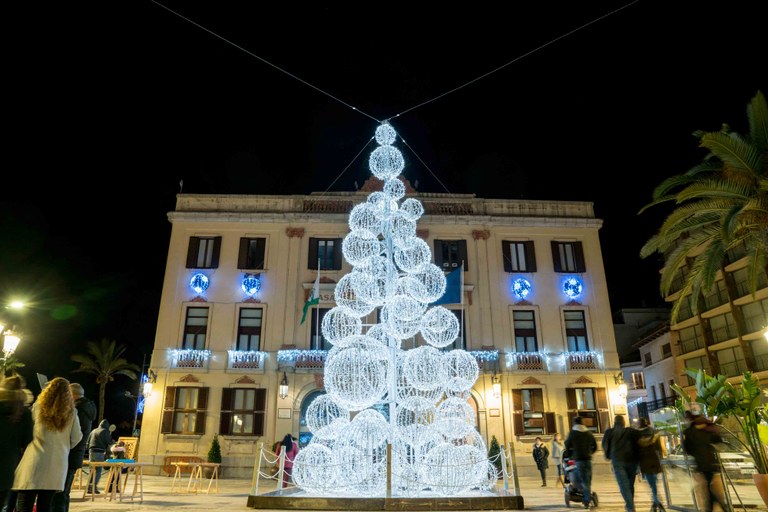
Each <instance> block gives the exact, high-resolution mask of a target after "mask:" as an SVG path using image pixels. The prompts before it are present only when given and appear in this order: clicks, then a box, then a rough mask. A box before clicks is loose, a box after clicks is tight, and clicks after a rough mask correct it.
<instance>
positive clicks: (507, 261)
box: [501, 240, 536, 272]
mask: <svg viewBox="0 0 768 512" xmlns="http://www.w3.org/2000/svg"><path fill="white" fill-rule="evenodd" d="M501 252H502V259H503V260H504V272H536V253H535V252H534V251H533V242H531V241H526V242H510V241H507V240H504V241H502V242H501Z"/></svg>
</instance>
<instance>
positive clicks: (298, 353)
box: [277, 349, 328, 370]
mask: <svg viewBox="0 0 768 512" xmlns="http://www.w3.org/2000/svg"><path fill="white" fill-rule="evenodd" d="M327 356H328V351H327V350H296V349H291V350H278V351H277V365H278V366H279V367H292V368H295V369H297V370H322V369H323V368H325V358H326V357H327Z"/></svg>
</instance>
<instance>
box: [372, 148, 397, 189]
mask: <svg viewBox="0 0 768 512" xmlns="http://www.w3.org/2000/svg"><path fill="white" fill-rule="evenodd" d="M368 166H369V167H370V169H371V172H372V173H373V175H374V176H376V177H377V178H379V179H380V180H382V181H386V180H391V179H392V178H395V177H397V175H398V174H400V172H401V171H402V170H403V168H404V167H405V160H404V159H403V154H402V153H401V152H400V150H399V149H397V148H395V147H392V146H379V147H377V148H376V149H374V150H373V151H372V152H371V156H370V157H369V158H368Z"/></svg>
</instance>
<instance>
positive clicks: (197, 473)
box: [171, 462, 221, 494]
mask: <svg viewBox="0 0 768 512" xmlns="http://www.w3.org/2000/svg"><path fill="white" fill-rule="evenodd" d="M171 464H173V465H174V466H176V471H174V473H173V481H172V482H171V492H183V493H193V494H197V493H199V492H200V493H206V494H209V493H210V492H211V486H212V485H213V484H214V482H215V483H216V486H215V487H214V490H213V492H215V493H216V494H218V493H219V467H220V466H221V464H219V463H216V462H172V463H171ZM181 468H190V470H191V471H190V473H189V480H188V481H187V488H186V489H184V488H183V483H182V481H181ZM205 468H211V470H212V471H211V478H210V480H208V487H207V488H206V489H203V469H205Z"/></svg>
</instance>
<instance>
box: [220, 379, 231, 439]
mask: <svg viewBox="0 0 768 512" xmlns="http://www.w3.org/2000/svg"><path fill="white" fill-rule="evenodd" d="M231 433H232V388H224V389H222V390H221V416H220V417H219V434H223V435H227V434H231Z"/></svg>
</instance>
